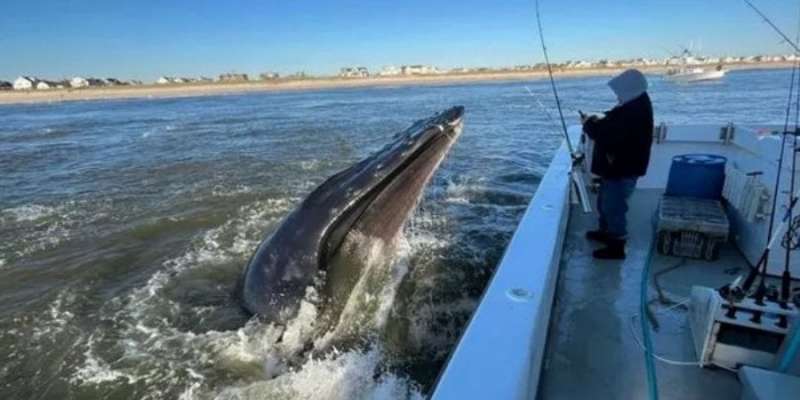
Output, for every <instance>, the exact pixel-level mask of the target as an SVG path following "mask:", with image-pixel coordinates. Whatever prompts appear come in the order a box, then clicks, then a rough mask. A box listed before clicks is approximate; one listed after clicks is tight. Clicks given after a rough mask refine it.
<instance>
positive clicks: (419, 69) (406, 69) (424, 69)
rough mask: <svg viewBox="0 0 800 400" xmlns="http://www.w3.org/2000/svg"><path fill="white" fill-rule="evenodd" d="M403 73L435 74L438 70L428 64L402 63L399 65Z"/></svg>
mask: <svg viewBox="0 0 800 400" xmlns="http://www.w3.org/2000/svg"><path fill="white" fill-rule="evenodd" d="M400 71H401V72H402V73H403V75H428V74H437V73H439V70H438V69H436V67H432V66H430V65H403V66H402V67H400Z"/></svg>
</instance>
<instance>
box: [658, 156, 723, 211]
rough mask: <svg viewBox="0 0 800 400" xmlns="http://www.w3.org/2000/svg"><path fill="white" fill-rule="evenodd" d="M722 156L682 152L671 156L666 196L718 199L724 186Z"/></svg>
mask: <svg viewBox="0 0 800 400" xmlns="http://www.w3.org/2000/svg"><path fill="white" fill-rule="evenodd" d="M727 161H728V159H727V158H725V157H723V156H718V155H715V154H683V155H678V156H675V157H672V165H671V166H670V168H669V178H668V179H667V190H666V192H665V194H666V195H667V196H675V197H694V198H698V199H713V200H719V199H720V198H722V188H723V186H725V163H726V162H727Z"/></svg>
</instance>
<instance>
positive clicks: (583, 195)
mask: <svg viewBox="0 0 800 400" xmlns="http://www.w3.org/2000/svg"><path fill="white" fill-rule="evenodd" d="M536 23H537V26H538V27H539V41H540V42H541V43H542V54H543V55H544V63H545V65H546V66H547V75H548V76H549V77H550V87H551V88H552V89H553V97H554V98H555V100H556V109H558V117H559V119H560V120H561V130H562V133H563V134H564V140H565V141H566V143H567V150H569V155H570V157H571V158H572V168H571V169H570V175H571V177H572V181H573V183H574V184H575V189H576V193H577V195H578V201H579V202H580V203H581V207H582V208H583V212H585V213H590V212H592V206H591V204H590V203H589V194H588V193H587V192H586V184H585V183H584V181H583V174H582V173H581V171H575V169H576V168H579V167H581V166H582V165H583V160H584V156H583V154H581V153H578V152H576V151H575V148H574V147H573V146H572V140H570V137H569V131H568V130H567V122H566V121H565V120H564V111H563V110H562V108H561V98H560V97H559V96H558V88H557V87H556V80H555V78H553V67H552V65H551V64H550V56H549V55H548V54H547V45H546V44H545V41H544V30H543V29H542V17H541V13H540V12H539V0H536ZM526 89H527V88H526ZM528 92H529V93H531V92H530V89H528ZM531 95H533V93H531ZM547 114H548V115H549V114H550V113H549V112H548V113H547ZM551 118H552V116H551Z"/></svg>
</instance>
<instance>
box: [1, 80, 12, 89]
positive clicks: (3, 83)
mask: <svg viewBox="0 0 800 400" xmlns="http://www.w3.org/2000/svg"><path fill="white" fill-rule="evenodd" d="M11 89H14V85H13V84H12V83H11V82H8V81H0V90H11Z"/></svg>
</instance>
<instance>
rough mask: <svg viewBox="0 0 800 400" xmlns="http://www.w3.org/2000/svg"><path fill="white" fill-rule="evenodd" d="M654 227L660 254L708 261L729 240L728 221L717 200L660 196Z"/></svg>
mask: <svg viewBox="0 0 800 400" xmlns="http://www.w3.org/2000/svg"><path fill="white" fill-rule="evenodd" d="M657 230H658V242H657V247H658V252H659V253H660V254H664V255H672V256H678V257H690V258H699V259H706V260H709V261H710V260H716V259H717V258H719V249H720V248H721V247H722V245H723V244H724V243H725V242H727V241H728V232H729V230H730V223H729V222H728V216H727V215H726V214H725V210H724V209H723V208H722V204H721V203H720V202H719V201H718V200H712V199H701V198H693V197H675V196H663V197H662V198H661V204H660V206H659V208H658V227H657Z"/></svg>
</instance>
